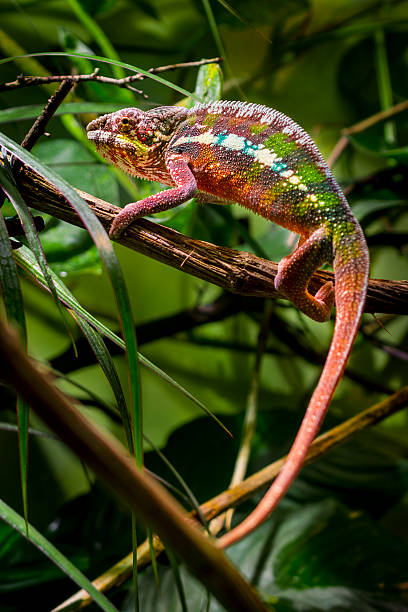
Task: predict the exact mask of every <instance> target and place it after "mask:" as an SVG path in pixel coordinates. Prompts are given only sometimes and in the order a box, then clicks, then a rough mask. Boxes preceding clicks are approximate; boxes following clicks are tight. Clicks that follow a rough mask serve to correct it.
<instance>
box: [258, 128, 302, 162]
mask: <svg viewBox="0 0 408 612" xmlns="http://www.w3.org/2000/svg"><path fill="white" fill-rule="evenodd" d="M263 144H264V146H265V147H266V148H267V149H271V150H272V151H274V152H275V153H276V154H277V155H279V156H280V157H285V156H286V155H289V153H293V151H296V150H297V148H298V146H297V144H295V143H294V142H292V141H290V140H287V135H286V134H282V133H281V132H280V133H278V134H271V136H269V137H268V138H267V139H266V140H265V141H264V143H263Z"/></svg>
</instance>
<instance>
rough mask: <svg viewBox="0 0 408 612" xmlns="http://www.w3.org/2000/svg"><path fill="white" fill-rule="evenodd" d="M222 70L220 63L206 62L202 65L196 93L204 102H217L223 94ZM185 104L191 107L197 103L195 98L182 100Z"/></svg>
mask: <svg viewBox="0 0 408 612" xmlns="http://www.w3.org/2000/svg"><path fill="white" fill-rule="evenodd" d="M222 81H223V77H222V70H221V67H220V66H219V64H205V65H204V66H200V68H199V70H198V74H197V80H196V86H195V89H194V94H195V95H196V96H197V97H198V98H199V99H200V100H201V101H202V103H203V104H209V103H210V102H217V101H218V100H220V99H221V95H222ZM180 104H183V106H186V107H187V108H191V107H192V106H194V104H196V101H195V100H193V98H188V99H187V100H185V101H183V102H181V103H180Z"/></svg>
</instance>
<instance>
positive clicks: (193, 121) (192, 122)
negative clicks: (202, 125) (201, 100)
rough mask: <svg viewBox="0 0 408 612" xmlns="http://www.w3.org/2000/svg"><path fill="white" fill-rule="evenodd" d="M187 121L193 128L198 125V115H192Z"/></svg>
mask: <svg viewBox="0 0 408 612" xmlns="http://www.w3.org/2000/svg"><path fill="white" fill-rule="evenodd" d="M187 121H188V123H189V125H191V126H193V125H195V124H196V123H197V115H195V114H194V115H190V116H189V117H187Z"/></svg>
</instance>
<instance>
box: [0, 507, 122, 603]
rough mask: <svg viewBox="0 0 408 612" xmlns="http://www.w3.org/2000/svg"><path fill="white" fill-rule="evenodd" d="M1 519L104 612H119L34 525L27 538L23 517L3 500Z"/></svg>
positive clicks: (0, 508) (0, 512)
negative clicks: (53, 564)
mask: <svg viewBox="0 0 408 612" xmlns="http://www.w3.org/2000/svg"><path fill="white" fill-rule="evenodd" d="M0 518H2V519H3V521H5V522H6V523H8V524H9V525H10V526H11V527H12V528H13V529H15V530H16V531H18V532H19V533H20V534H21V535H22V536H24V537H26V538H27V539H28V540H29V541H30V542H31V543H32V544H34V546H36V547H37V548H38V549H39V550H40V551H41V552H42V553H44V555H46V556H47V557H48V558H49V559H50V560H51V561H52V562H53V563H55V565H57V566H58V567H59V568H60V569H61V570H62V571H63V572H64V574H66V575H67V576H68V577H69V578H71V579H72V580H73V581H74V582H75V583H76V584H77V585H78V586H80V587H81V588H82V589H84V590H85V591H87V593H89V595H90V596H91V597H92V599H93V600H94V601H95V603H97V604H98V606H99V607H100V608H101V609H102V610H105V612H118V611H117V609H116V608H115V607H114V606H113V605H112V604H111V603H110V601H109V600H108V599H107V598H106V597H105V596H104V595H102V593H100V592H99V591H98V590H97V589H96V588H95V587H94V586H93V584H92V583H91V582H90V581H89V580H88V578H87V577H86V576H84V574H83V573H82V572H80V571H79V570H78V569H77V568H76V567H75V565H73V563H71V561H70V560H69V559H67V558H66V557H65V556H64V555H63V554H62V553H61V552H60V551H59V550H58V549H57V548H56V547H55V546H54V545H53V544H51V542H49V541H48V540H47V539H46V538H45V537H44V536H43V535H42V534H41V533H40V532H39V531H37V529H35V527H33V526H32V525H29V537H27V536H26V530H25V523H24V519H23V517H22V516H20V515H19V514H18V513H17V512H15V510H13V509H12V508H10V506H8V505H7V504H6V503H5V502H4V501H3V500H0Z"/></svg>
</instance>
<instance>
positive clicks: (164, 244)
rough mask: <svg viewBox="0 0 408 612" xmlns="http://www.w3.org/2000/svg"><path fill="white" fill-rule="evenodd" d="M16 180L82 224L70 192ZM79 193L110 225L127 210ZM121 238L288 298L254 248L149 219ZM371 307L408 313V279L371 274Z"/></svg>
mask: <svg viewBox="0 0 408 612" xmlns="http://www.w3.org/2000/svg"><path fill="white" fill-rule="evenodd" d="M16 180H18V183H19V184H20V188H21V190H22V194H23V196H24V198H25V200H26V202H27V204H28V205H29V206H32V207H34V208H36V209H37V210H40V211H42V212H46V213H48V214H50V215H53V216H54V217H57V218H58V219H62V220H64V221H67V222H68V223H72V224H73V225H78V226H80V227H82V223H81V221H80V219H79V218H78V216H77V215H76V213H75V211H74V210H73V209H72V208H71V206H70V205H69V204H68V202H67V201H66V199H65V198H64V196H62V195H61V194H60V193H59V192H58V191H57V190H56V189H55V187H53V186H52V185H51V184H50V183H49V182H48V181H46V180H45V179H44V178H42V177H40V176H39V175H37V174H36V173H34V172H33V171H32V170H30V168H28V167H24V169H22V171H21V172H20V173H19V175H18V177H17V178H16ZM79 193H80V195H82V197H83V198H84V199H85V200H86V202H87V203H88V204H89V206H90V208H91V209H92V210H93V212H94V213H95V215H96V216H97V217H98V218H99V220H100V221H101V223H102V225H103V226H104V227H105V229H106V230H108V229H109V227H110V225H111V223H112V220H113V219H114V217H115V216H116V214H117V213H118V212H119V211H120V210H121V209H120V208H118V207H117V206H114V205H113V204H110V203H108V202H105V201H104V200H101V199H99V198H96V197H94V196H91V195H89V194H87V193H84V192H79ZM118 242H119V243H120V244H123V245H125V246H127V247H129V248H131V249H133V250H135V251H137V252H139V253H142V254H144V255H147V256H148V257H151V258H152V259H156V260H158V261H161V262H163V263H165V264H167V265H170V266H172V267H174V268H177V269H181V270H183V272H187V273H188V274H191V275H193V276H196V277H197V278H201V279H203V280H205V281H208V282H210V283H213V284H214V285H217V286H219V287H222V288H223V289H226V290H228V291H230V292H231V293H238V294H242V295H247V296H254V297H269V298H284V296H283V295H281V294H280V293H279V292H277V291H276V290H275V288H274V279H275V276H276V273H277V269H278V264H276V263H274V262H271V261H268V260H265V259H262V258H260V257H257V256H256V255H253V254H252V253H246V252H242V251H236V250H233V249H230V248H227V247H222V246H217V245H214V244H211V243H209V242H204V241H202V240H195V239H193V238H190V237H188V236H185V235H184V234H180V233H179V232H176V231H175V230H172V229H170V228H167V227H164V226H163V225H159V224H157V223H153V222H151V221H148V220H147V219H139V220H138V221H136V222H134V223H133V224H132V225H131V226H130V227H129V228H128V230H127V231H126V232H125V233H124V235H122V236H121V237H120V239H119V240H118ZM328 280H331V281H333V273H332V272H328V271H319V272H316V274H314V276H313V278H312V280H311V283H310V287H311V290H312V291H313V292H315V291H317V290H318V289H319V288H320V287H321V286H322V285H323V284H324V283H326V282H327V281H328ZM365 311H366V312H379V313H389V314H408V281H393V280H383V279H371V280H370V282H369V287H368V296H367V303H366V307H365Z"/></svg>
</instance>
